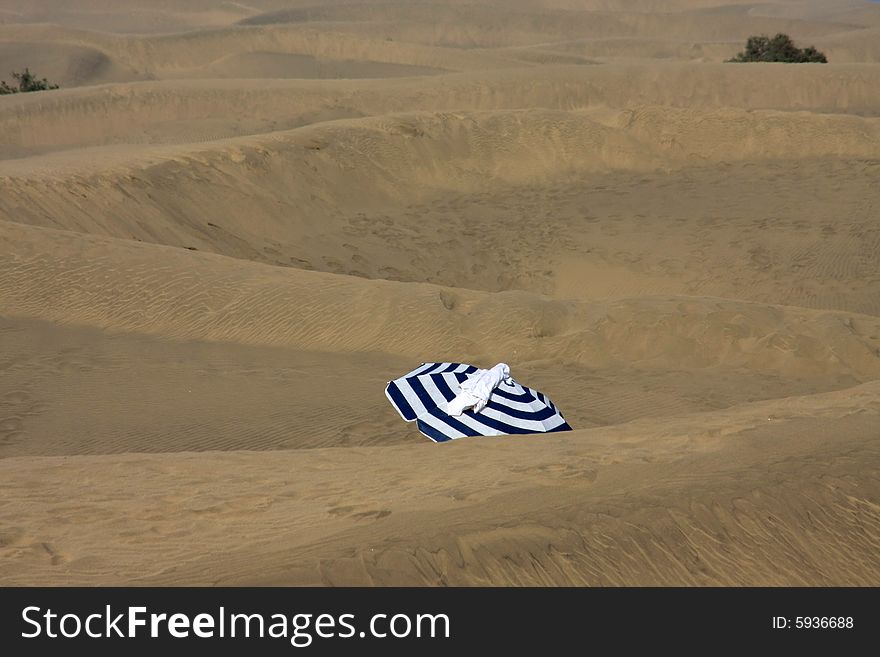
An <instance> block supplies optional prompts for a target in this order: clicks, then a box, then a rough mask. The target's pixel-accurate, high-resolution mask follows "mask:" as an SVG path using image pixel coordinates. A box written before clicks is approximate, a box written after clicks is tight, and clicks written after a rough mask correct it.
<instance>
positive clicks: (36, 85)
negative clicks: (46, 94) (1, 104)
mask: <svg viewBox="0 0 880 657" xmlns="http://www.w3.org/2000/svg"><path fill="white" fill-rule="evenodd" d="M12 79H13V80H15V84H13V85H9V84H6V80H0V96H3V95H6V94H17V93H19V92H22V93H27V92H28V91H46V90H47V89H57V88H58V85H57V84H49V81H48V80H47V79H46V78H43V79H42V80H41V79H40V78H38V77H36V76H35V75H34V74H33V73H31V71H30V69H28V68H26V69H24V71H22V72H21V73H13V74H12Z"/></svg>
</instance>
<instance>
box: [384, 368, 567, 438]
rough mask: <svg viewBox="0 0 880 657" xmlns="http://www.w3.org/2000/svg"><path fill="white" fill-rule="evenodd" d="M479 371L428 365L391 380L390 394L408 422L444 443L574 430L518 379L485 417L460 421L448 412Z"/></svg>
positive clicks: (496, 393) (498, 394)
mask: <svg viewBox="0 0 880 657" xmlns="http://www.w3.org/2000/svg"><path fill="white" fill-rule="evenodd" d="M478 371H481V370H478V369H477V368H476V367H474V366H473V365H465V364H462V363H422V364H421V366H419V367H417V368H416V369H414V370H413V371H412V372H410V373H409V374H406V375H404V376H402V377H400V378H399V379H395V380H394V381H390V382H389V383H388V386H387V387H386V388H385V395H386V396H387V397H388V400H389V401H390V402H391V403H392V404H393V405H394V408H396V409H397V412H398V413H400V416H401V417H402V418H403V419H404V420H406V421H407V422H413V421H415V422H416V423H417V424H418V427H419V431H421V432H422V433H423V434H424V435H426V436H427V437H428V438H430V439H431V440H433V441H434V442H438V443H439V442H445V441H447V440H454V439H456V438H464V437H465V436H504V435H509V434H523V433H550V432H554V431H571V427H570V426H569V425H568V423H567V422H566V421H565V418H564V417H562V413H560V412H559V409H557V408H556V406H554V404H553V402H551V401H550V399H549V398H548V397H546V396H545V395H543V394H542V393H540V392H538V391H537V390H532V389H531V388H526V387H525V386H522V385H520V384H519V383H517V382H516V381H514V380H513V379H507V380H506V381H502V382H501V383H500V384H499V385H498V386H497V387H496V388H495V389H494V390H493V391H492V395H491V397H489V402H488V404H487V405H486V406H485V408H483V409H482V410H481V411H480V412H479V413H474V412H473V411H472V410H466V411H464V412H463V413H462V414H461V415H459V416H457V417H455V416H452V415H450V414H449V413H447V412H446V406H447V404H448V403H449V402H450V401H452V400H453V399H454V398H455V397H456V395H457V394H458V393H459V391H460V388H461V384H462V382H464V381H465V380H467V378H468V376H469V375H471V374H474V373H475V372H478ZM482 371H484V370H482Z"/></svg>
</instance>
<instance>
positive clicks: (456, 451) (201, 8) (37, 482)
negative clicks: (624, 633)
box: [0, 0, 880, 585]
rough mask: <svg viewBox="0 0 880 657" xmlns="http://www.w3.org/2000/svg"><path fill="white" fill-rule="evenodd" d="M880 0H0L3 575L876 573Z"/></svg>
mask: <svg viewBox="0 0 880 657" xmlns="http://www.w3.org/2000/svg"><path fill="white" fill-rule="evenodd" d="M878 12H880V6H877V5H875V4H871V3H867V2H860V1H858V0H833V1H819V0H803V1H797V2H771V3H764V4H755V3H753V2H745V1H725V0H505V1H503V2H502V1H501V0H479V1H472V0H467V1H464V0H462V1H457V0H448V1H447V0H430V1H425V2H401V1H396V2H389V1H381V0H331V1H328V2H321V3H316V2H314V1H313V0H253V2H248V3H236V2H221V3H217V2H209V1H208V0H147V1H146V2H137V3H135V2H133V1H131V0H126V1H125V2H111V1H110V0H72V1H71V2H67V3H60V4H59V3H57V2H49V1H48V0H31V1H29V2H24V1H23V0H0V58H2V61H3V62H5V66H6V67H7V68H11V69H12V70H20V69H21V68H23V67H25V66H29V67H30V68H31V69H32V70H34V71H35V72H36V73H37V74H38V75H40V76H46V77H48V78H49V79H50V80H52V81H57V82H60V83H61V84H62V86H63V88H62V89H60V90H56V91H47V92H39V93H31V94H18V95H14V96H3V97H0V135H2V137H0V491H2V492H0V584H4V585H11V584H28V585H30V584H46V585H59V584H96V585H108V584H138V585H146V584H160V585H166V584H170V585H179V584H257V585H264V584H266V585H278V584H282V585H283V584H322V585H338V584H342V585H346V584H348V585H351V584H366V585H389V584H394V585H410V584H429V585H473V584H478V585H631V584H643V585H681V584H684V585H767V584H769V585H792V584H794V585H866V584H867V585H877V584H878V582H880V560H878V556H877V555H878V552H877V545H878V540H880V513H878V508H880V507H878V504H880V502H878V500H880V479H878V476H877V472H880V468H878V463H880V453H878V443H877V440H876V433H877V426H878V416H880V274H878V272H880V228H878V225H877V208H878V207H880V187H878V185H877V176H878V172H880V67H878V64H877V63H876V62H877V58H878V56H880V52H878V51H877V50H876V47H877V46H876V44H877V43H880V40H878V39H877V38H876V36H877V34H876V32H877V30H878V29H880V13H878ZM777 31H783V32H788V33H789V34H791V35H792V36H793V37H794V38H795V39H796V40H797V42H798V43H799V44H800V45H810V44H814V45H816V46H817V47H819V48H820V49H822V50H823V51H826V52H827V54H828V55H829V58H830V59H831V62H832V63H831V64H828V65H822V66H819V65H797V66H791V65H783V64H778V65H774V64H768V65H751V64H748V65H746V64H743V65H734V64H726V63H723V60H724V59H726V58H728V57H730V56H731V55H732V54H733V53H735V52H736V51H737V50H739V49H740V48H741V47H742V44H743V41H744V40H745V38H746V37H747V36H749V35H751V34H760V33H769V34H772V33H775V32H777ZM428 360H448V361H461V362H472V363H475V364H478V365H481V366H489V365H492V364H494V363H496V362H499V361H505V362H508V363H509V364H510V365H511V367H512V369H513V373H514V376H516V377H517V379H518V380H520V381H522V382H523V383H525V384H527V385H532V386H534V387H536V388H539V389H541V390H543V391H544V392H546V393H547V394H548V395H550V396H551V397H552V399H553V400H554V402H555V403H556V404H557V405H558V406H559V407H560V408H561V409H562V410H563V412H564V414H565V417H566V419H567V420H568V422H569V423H570V424H571V425H572V426H573V427H574V428H575V431H573V432H571V433H566V434H553V435H549V436H524V437H505V438H499V439H485V440H484V439H470V440H461V441H456V442H455V443H454V444H444V445H435V444H433V443H431V442H429V441H428V440H426V439H425V438H423V437H422V436H420V435H419V434H418V433H417V431H416V430H415V429H414V428H413V427H412V426H411V425H407V424H406V423H403V422H401V421H400V418H399V417H398V415H397V413H396V412H395V411H394V409H393V408H392V407H391V406H390V405H389V404H388V403H387V400H386V399H385V397H384V395H383V394H382V391H383V388H384V385H385V383H386V382H387V381H388V380H389V379H391V378H394V377H396V376H399V375H400V374H401V373H403V372H406V371H408V370H410V369H412V368H413V367H414V366H415V365H417V364H418V363H420V362H423V361H428ZM254 564H259V568H255V566H254Z"/></svg>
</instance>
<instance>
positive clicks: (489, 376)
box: [446, 363, 512, 416]
mask: <svg viewBox="0 0 880 657" xmlns="http://www.w3.org/2000/svg"><path fill="white" fill-rule="evenodd" d="M511 380H512V379H511V378H510V368H509V367H508V366H507V364H506V363H498V364H497V365H496V366H495V367H493V368H492V369H490V370H477V371H476V372H474V373H473V374H471V375H470V376H469V377H468V378H467V379H466V380H464V381H462V383H461V391H460V392H459V393H458V395H456V397H455V399H453V400H452V401H451V402H449V404H448V405H447V407H446V412H447V413H449V414H450V415H455V416H458V415H461V414H462V412H463V411H464V409H466V408H473V409H474V413H479V412H480V411H482V410H483V409H484V408H485V407H486V404H488V403H489V397H491V396H492V391H493V390H495V388H497V387H498V386H499V385H500V384H501V382H502V381H504V382H506V383H510V382H511Z"/></svg>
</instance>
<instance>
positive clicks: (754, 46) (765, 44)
mask: <svg viewBox="0 0 880 657" xmlns="http://www.w3.org/2000/svg"><path fill="white" fill-rule="evenodd" d="M727 61H729V62H787V63H790V64H803V63H814V62H818V63H821V64H827V63H828V59H827V58H826V57H825V55H824V54H823V53H821V52H819V51H818V50H816V49H815V48H814V47H813V46H809V47H807V48H798V47H797V46H795V45H794V42H793V41H792V40H791V37H789V36H788V35H787V34H777V35H776V36H775V37H773V38H772V39H771V38H770V37H768V36H751V37H749V38H748V41H746V49H745V50H743V51H742V52H741V53H739V54H738V55H737V56H736V57H734V58H733V59H728V60H727Z"/></svg>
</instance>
